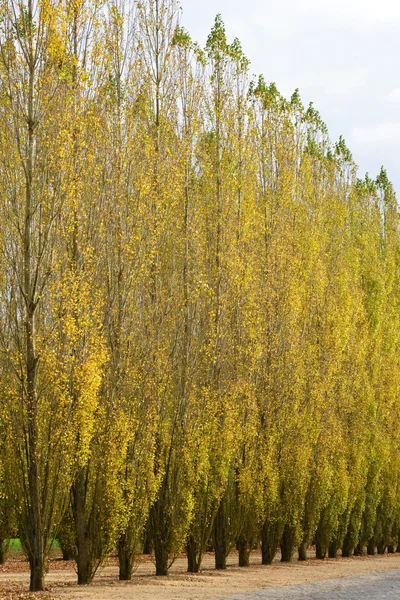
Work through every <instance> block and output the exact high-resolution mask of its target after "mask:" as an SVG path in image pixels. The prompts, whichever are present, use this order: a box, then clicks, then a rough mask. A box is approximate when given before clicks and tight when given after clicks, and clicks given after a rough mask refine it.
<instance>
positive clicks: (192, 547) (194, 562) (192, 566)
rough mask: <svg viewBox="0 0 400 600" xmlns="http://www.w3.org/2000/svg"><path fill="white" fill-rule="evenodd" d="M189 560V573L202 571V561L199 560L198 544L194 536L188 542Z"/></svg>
mask: <svg viewBox="0 0 400 600" xmlns="http://www.w3.org/2000/svg"><path fill="white" fill-rule="evenodd" d="M187 560H188V569H187V570H188V573H198V572H199V570H200V559H198V549H197V543H196V540H195V539H194V537H193V536H192V535H190V536H189V538H188V541H187Z"/></svg>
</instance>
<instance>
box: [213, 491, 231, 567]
mask: <svg viewBox="0 0 400 600" xmlns="http://www.w3.org/2000/svg"><path fill="white" fill-rule="evenodd" d="M214 551H215V568H216V569H219V570H220V569H226V556H227V554H228V543H227V535H226V528H225V515H224V507H223V500H221V503H220V505H219V508H218V512H217V515H216V517H215V521H214Z"/></svg>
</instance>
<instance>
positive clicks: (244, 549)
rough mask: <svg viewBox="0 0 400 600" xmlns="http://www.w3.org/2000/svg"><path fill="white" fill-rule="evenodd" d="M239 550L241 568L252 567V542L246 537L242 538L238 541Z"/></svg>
mask: <svg viewBox="0 0 400 600" xmlns="http://www.w3.org/2000/svg"><path fill="white" fill-rule="evenodd" d="M237 545H238V550H239V567H249V566H250V552H251V546H252V544H251V542H249V540H248V539H247V538H246V537H244V536H241V537H240V538H239V539H238V544H237Z"/></svg>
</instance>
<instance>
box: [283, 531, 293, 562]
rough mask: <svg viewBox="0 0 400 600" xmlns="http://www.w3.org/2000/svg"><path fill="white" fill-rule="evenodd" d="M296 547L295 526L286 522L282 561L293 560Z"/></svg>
mask: <svg viewBox="0 0 400 600" xmlns="http://www.w3.org/2000/svg"><path fill="white" fill-rule="evenodd" d="M294 549H295V531H294V528H293V527H291V526H290V525H288V523H286V525H285V527H284V529H283V533H282V538H281V562H292V560H293V554H294Z"/></svg>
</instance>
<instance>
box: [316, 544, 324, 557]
mask: <svg viewBox="0 0 400 600" xmlns="http://www.w3.org/2000/svg"><path fill="white" fill-rule="evenodd" d="M326 553H327V548H326V547H325V546H323V545H322V544H317V545H316V546H315V556H316V558H318V560H324V559H325V557H326Z"/></svg>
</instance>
